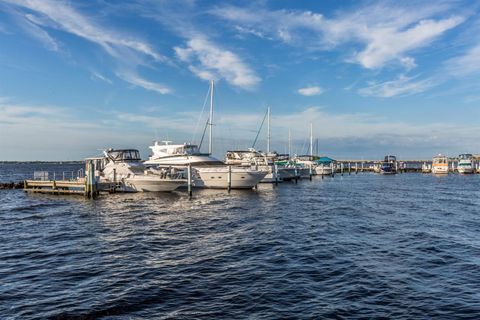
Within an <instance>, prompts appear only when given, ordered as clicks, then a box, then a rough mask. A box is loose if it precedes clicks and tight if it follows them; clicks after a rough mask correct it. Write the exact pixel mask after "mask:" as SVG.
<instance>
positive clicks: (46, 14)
mask: <svg viewBox="0 0 480 320" xmlns="http://www.w3.org/2000/svg"><path fill="white" fill-rule="evenodd" d="M4 1H5V2H6V3H8V4H10V5H11V7H10V10H13V11H14V12H16V15H17V17H21V19H19V20H20V23H19V24H20V26H21V27H22V28H23V29H24V30H25V31H26V32H27V33H28V34H30V35H31V36H32V37H34V38H35V39H38V40H40V41H41V42H42V43H44V45H45V46H46V47H48V48H49V49H50V50H53V51H58V49H59V45H58V41H57V40H56V39H54V37H52V36H51V35H50V33H49V30H52V29H56V30H61V31H63V32H67V33H70V34H73V35H75V36H77V37H80V38H82V39H85V40H87V41H89V42H91V43H94V44H96V45H98V46H100V47H101V48H102V49H103V50H105V52H107V53H108V54H109V55H110V56H111V57H113V58H114V59H115V61H116V62H117V63H118V65H119V66H120V67H119V69H122V70H126V69H128V70H130V72H129V73H128V74H127V75H126V76H125V77H122V76H123V75H125V73H123V72H119V73H118V74H120V75H121V76H120V78H121V79H123V80H125V81H127V82H130V83H132V84H135V85H137V86H139V87H142V88H145V89H147V90H153V91H156V92H159V93H161V94H165V93H167V92H169V90H167V89H166V88H164V87H162V86H160V85H158V84H155V83H152V82H150V81H148V80H146V79H142V78H141V77H140V76H139V75H138V74H137V73H136V72H135V69H136V67H137V66H138V65H145V64H148V61H153V62H162V63H164V62H168V59H167V58H166V57H165V56H163V55H162V54H160V53H159V52H157V50H155V49H154V48H153V47H152V46H151V45H150V44H149V43H148V42H146V41H143V40H141V39H140V38H139V36H138V35H126V34H125V33H123V32H118V31H115V30H113V29H112V28H109V27H108V26H105V25H103V24H101V23H100V22H98V21H96V20H95V19H93V18H91V17H88V16H87V15H85V14H83V13H81V12H80V11H78V10H76V9H75V8H74V7H73V6H71V5H70V4H69V3H67V2H63V1H51V0H28V1H27V0H4ZM20 9H24V11H25V12H24V11H20ZM132 74H134V76H133V75H132ZM94 76H95V77H96V78H98V79H101V80H104V81H106V82H109V79H106V78H103V79H102V76H98V75H94ZM110 83H111V81H110Z"/></svg>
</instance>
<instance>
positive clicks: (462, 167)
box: [457, 153, 475, 173]
mask: <svg viewBox="0 0 480 320" xmlns="http://www.w3.org/2000/svg"><path fill="white" fill-rule="evenodd" d="M474 170H475V166H474V163H473V155H472V154H470V153H463V154H461V155H459V156H458V166H457V171H458V173H474Z"/></svg>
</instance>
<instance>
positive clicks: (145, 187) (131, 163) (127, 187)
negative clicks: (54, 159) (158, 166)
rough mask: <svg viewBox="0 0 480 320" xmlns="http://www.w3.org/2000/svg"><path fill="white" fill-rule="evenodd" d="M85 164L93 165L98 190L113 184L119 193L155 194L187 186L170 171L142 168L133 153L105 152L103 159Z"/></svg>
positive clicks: (123, 151) (120, 151)
mask: <svg viewBox="0 0 480 320" xmlns="http://www.w3.org/2000/svg"><path fill="white" fill-rule="evenodd" d="M86 161H92V162H93V164H94V168H95V176H96V177H98V178H97V179H98V183H99V185H100V188H102V186H103V187H108V186H110V185H111V184H112V183H115V184H118V186H117V188H119V189H120V191H123V192H138V191H145V192H157V191H173V190H175V189H177V188H178V187H180V186H183V185H185V184H186V183H187V180H186V179H183V178H182V177H181V176H180V175H178V174H175V173H174V172H172V171H169V172H166V171H156V170H152V169H148V168H146V167H145V165H144V164H143V163H142V162H141V159H140V153H139V152H138V150H135V149H118V150H114V149H108V150H105V151H104V152H103V156H101V157H95V158H88V159H86Z"/></svg>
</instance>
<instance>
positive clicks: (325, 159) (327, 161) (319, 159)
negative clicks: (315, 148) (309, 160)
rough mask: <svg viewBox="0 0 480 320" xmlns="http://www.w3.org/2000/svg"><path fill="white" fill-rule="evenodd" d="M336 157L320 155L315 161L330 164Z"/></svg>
mask: <svg viewBox="0 0 480 320" xmlns="http://www.w3.org/2000/svg"><path fill="white" fill-rule="evenodd" d="M335 161H336V160H335V159H332V158H329V157H320V158H318V159H317V160H316V161H315V162H316V163H319V164H330V163H332V162H335Z"/></svg>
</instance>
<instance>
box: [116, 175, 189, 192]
mask: <svg viewBox="0 0 480 320" xmlns="http://www.w3.org/2000/svg"><path fill="white" fill-rule="evenodd" d="M186 184H187V180H185V179H161V178H159V177H156V176H152V177H149V176H146V177H138V178H137V177H133V178H126V179H124V182H123V184H122V187H123V188H124V189H125V190H124V191H126V192H170V191H173V190H175V189H177V188H179V187H181V186H184V185H186Z"/></svg>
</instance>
